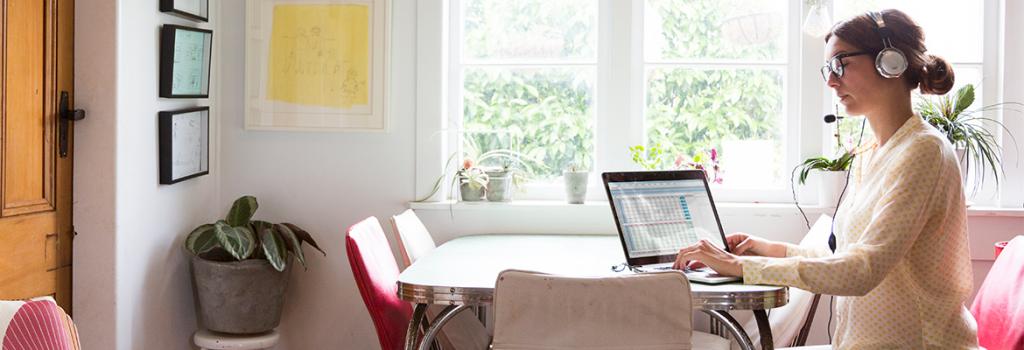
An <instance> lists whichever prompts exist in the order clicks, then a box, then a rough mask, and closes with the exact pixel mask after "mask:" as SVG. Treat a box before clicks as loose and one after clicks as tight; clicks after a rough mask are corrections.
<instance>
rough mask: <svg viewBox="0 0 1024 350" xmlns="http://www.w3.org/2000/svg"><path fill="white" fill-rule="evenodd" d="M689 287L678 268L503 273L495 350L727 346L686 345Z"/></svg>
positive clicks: (714, 341)
mask: <svg viewBox="0 0 1024 350" xmlns="http://www.w3.org/2000/svg"><path fill="white" fill-rule="evenodd" d="M691 309H692V306H691V299H690V283H689V281H687V280H686V277H685V276H683V274H682V273H680V272H678V271H671V272H659V273H648V274H637V275H623V276H614V277H605V278H574V277H559V276H552V275H545V274H540V273H534V272H526V271H517V270H508V271H504V272H502V273H501V274H500V275H499V276H498V281H497V286H496V289H495V292H494V317H495V324H494V342H493V344H492V346H493V349H495V350H504V349H602V350H604V349H638V350H639V349H644V350H647V349H651V350H653V349H709V348H711V349H715V348H717V349H728V348H729V343H728V341H726V340H725V339H723V338H717V337H714V336H708V337H704V336H702V337H701V338H702V340H704V341H708V342H710V344H700V345H696V344H691V335H692V332H693V313H692V311H691Z"/></svg>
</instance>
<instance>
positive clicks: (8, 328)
mask: <svg viewBox="0 0 1024 350" xmlns="http://www.w3.org/2000/svg"><path fill="white" fill-rule="evenodd" d="M80 348H81V346H80V344H79V342H78V330H77V329H76V328H75V324H74V323H72V322H71V318H70V317H68V314H66V313H64V309H61V307H60V306H57V303H56V302H54V300H53V298H50V297H42V298H36V299H31V300H26V301H5V300H0V349H4V350H78V349H80Z"/></svg>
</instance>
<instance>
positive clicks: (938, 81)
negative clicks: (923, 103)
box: [920, 54, 954, 95]
mask: <svg viewBox="0 0 1024 350" xmlns="http://www.w3.org/2000/svg"><path fill="white" fill-rule="evenodd" d="M925 56H926V57H927V58H926V62H925V64H924V67H921V85H920V89H921V93H922V94H931V95H942V94H945V93H947V92H949V90H950V89H952V88H953V80H954V77H953V66H951V65H949V62H946V60H944V59H942V57H939V56H935V55H930V54H926V55H925Z"/></svg>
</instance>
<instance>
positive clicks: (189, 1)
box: [160, 0, 210, 22]
mask: <svg viewBox="0 0 1024 350" xmlns="http://www.w3.org/2000/svg"><path fill="white" fill-rule="evenodd" d="M160 11H161V12H167V13H170V14H172V15H177V16H181V17H184V18H188V19H191V20H194V21H200V22H206V21H209V17H210V2H209V0H160Z"/></svg>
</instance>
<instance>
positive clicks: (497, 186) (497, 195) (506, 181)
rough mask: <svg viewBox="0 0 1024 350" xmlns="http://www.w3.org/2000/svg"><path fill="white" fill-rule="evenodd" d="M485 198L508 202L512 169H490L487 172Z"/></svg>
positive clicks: (513, 186) (492, 200)
mask: <svg viewBox="0 0 1024 350" xmlns="http://www.w3.org/2000/svg"><path fill="white" fill-rule="evenodd" d="M487 178H488V180H487V200H488V201H491V202H508V201H511V200H512V189H513V188H515V185H514V184H513V183H512V171H509V170H492V171H488V172H487Z"/></svg>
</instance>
